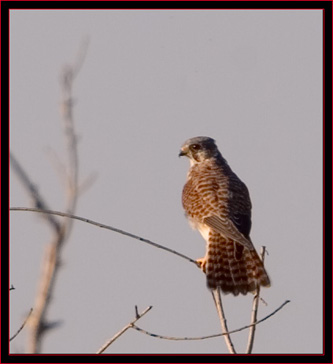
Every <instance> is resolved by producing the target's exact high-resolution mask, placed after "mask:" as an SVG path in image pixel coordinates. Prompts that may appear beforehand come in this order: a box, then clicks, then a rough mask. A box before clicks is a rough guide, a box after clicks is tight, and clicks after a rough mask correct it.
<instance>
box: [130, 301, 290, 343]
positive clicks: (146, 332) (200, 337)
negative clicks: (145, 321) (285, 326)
mask: <svg viewBox="0 0 333 364" xmlns="http://www.w3.org/2000/svg"><path fill="white" fill-rule="evenodd" d="M289 302H290V301H289V300H286V301H285V302H284V303H283V304H282V305H280V306H279V307H278V308H277V309H276V310H274V311H273V312H272V313H270V314H269V315H267V316H266V317H264V318H262V319H261V320H259V321H257V322H254V323H253V324H251V325H246V326H243V327H241V328H239V329H236V330H232V331H228V332H225V333H221V334H214V335H207V336H199V337H175V336H165V335H159V334H154V333H152V332H149V331H146V330H144V329H142V328H140V327H138V326H136V325H133V326H132V328H133V329H135V330H137V331H139V332H141V333H142V334H145V335H149V336H151V337H155V338H157V339H162V340H174V341H186V340H206V339H213V338H215V337H219V336H223V335H231V334H234V333H236V332H239V331H243V330H246V329H248V328H250V327H252V326H254V325H259V324H260V323H262V322H264V321H266V320H267V319H269V318H270V317H272V316H273V315H275V314H276V313H277V312H278V311H280V310H281V309H282V308H283V307H284V306H285V305H286V304H287V303H289Z"/></svg>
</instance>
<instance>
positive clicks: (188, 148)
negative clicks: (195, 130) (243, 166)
mask: <svg viewBox="0 0 333 364" xmlns="http://www.w3.org/2000/svg"><path fill="white" fill-rule="evenodd" d="M218 154H219V150H218V149H217V146H216V144H215V140H214V139H212V138H209V137H203V136H200V137H195V138H191V139H188V140H186V142H185V143H184V144H183V145H182V147H181V149H180V153H179V157H182V156H186V157H188V158H189V159H190V162H191V165H193V164H196V163H200V162H202V161H204V160H206V159H209V158H213V157H216V156H217V155H218Z"/></svg>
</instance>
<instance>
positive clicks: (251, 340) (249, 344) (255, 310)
mask: <svg viewBox="0 0 333 364" xmlns="http://www.w3.org/2000/svg"><path fill="white" fill-rule="evenodd" d="M265 252H266V247H265V246H262V247H261V252H260V257H261V261H262V263H263V264H264V260H265ZM259 300H260V286H259V285H258V287H257V289H256V292H255V295H254V297H253V303H252V314H251V324H252V325H253V324H254V323H255V322H256V321H257V315H258V307H259ZM255 332H256V325H253V326H251V328H250V330H249V337H248V342H247V348H246V354H251V353H252V349H253V343H254V336H255Z"/></svg>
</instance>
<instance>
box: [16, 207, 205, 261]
mask: <svg viewBox="0 0 333 364" xmlns="http://www.w3.org/2000/svg"><path fill="white" fill-rule="evenodd" d="M10 211H30V212H38V213H43V214H52V215H58V216H63V217H68V218H71V219H75V220H79V221H83V222H85V223H87V224H91V225H95V226H98V227H100V228H102V229H107V230H111V231H114V232H116V233H118V234H122V235H126V236H129V237H130V238H133V239H137V240H140V241H141V242H143V243H146V244H149V245H152V246H154V247H155V248H159V249H163V250H165V251H167V252H169V253H172V254H175V255H178V256H179V257H181V258H183V259H186V260H188V261H189V262H191V263H194V264H195V265H196V266H198V265H197V262H196V261H195V260H193V259H191V258H189V257H187V256H186V255H184V254H181V253H178V252H177V251H175V250H172V249H170V248H167V247H165V246H163V245H160V244H157V243H154V242H153V241H150V240H148V239H145V238H142V237H140V236H137V235H134V234H131V233H128V232H126V231H123V230H120V229H117V228H114V227H112V226H109V225H105V224H101V223H99V222H96V221H93V220H89V219H86V218H84V217H80V216H76V215H72V214H67V213H64V212H60V211H53V210H39V209H35V208H30V207H11V208H10Z"/></svg>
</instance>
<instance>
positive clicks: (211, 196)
mask: <svg viewBox="0 0 333 364" xmlns="http://www.w3.org/2000/svg"><path fill="white" fill-rule="evenodd" d="M179 156H186V157H188V158H189V159H190V163H191V166H190V170H189V172H188V174H187V181H186V184H185V186H184V189H183V196H182V202H183V207H184V209H185V212H186V216H187V218H188V219H189V221H190V224H191V225H192V227H193V228H195V229H197V230H199V232H200V233H201V235H202V236H203V238H204V239H205V240H206V243H207V246H206V255H205V257H204V258H201V259H198V260H197V262H198V264H199V265H200V267H201V269H202V270H203V272H204V273H206V277H207V286H208V287H209V288H210V289H216V288H217V287H220V288H221V290H222V292H224V293H232V294H234V295H235V296H237V295H238V294H239V293H242V294H244V295H245V294H247V293H248V292H253V291H255V289H256V288H257V287H258V286H266V287H267V286H269V285H270V281H269V278H268V275H267V273H266V271H265V268H264V266H263V263H262V261H261V260H260V258H259V256H258V254H257V252H256V250H255V248H254V246H253V244H252V241H251V239H250V230H251V201H250V196H249V192H248V189H247V187H246V186H245V184H244V183H243V182H242V181H241V180H240V179H239V178H238V177H237V176H236V174H235V173H234V172H233V171H232V170H231V168H230V167H229V165H228V163H227V161H226V160H225V159H224V158H223V157H222V155H221V153H220V152H219V150H218V148H217V146H216V144H215V140H214V139H212V138H208V137H196V138H191V139H189V140H187V141H186V142H185V143H184V144H183V146H182V148H181V151H180V153H179Z"/></svg>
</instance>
